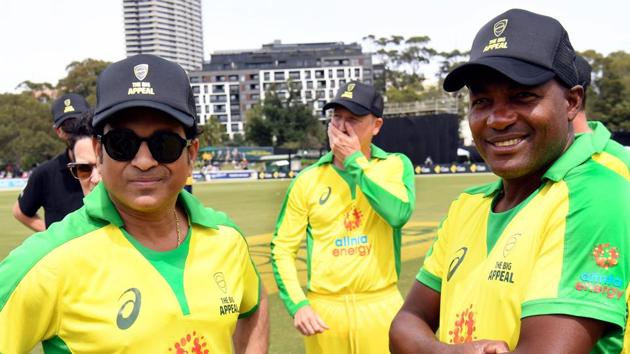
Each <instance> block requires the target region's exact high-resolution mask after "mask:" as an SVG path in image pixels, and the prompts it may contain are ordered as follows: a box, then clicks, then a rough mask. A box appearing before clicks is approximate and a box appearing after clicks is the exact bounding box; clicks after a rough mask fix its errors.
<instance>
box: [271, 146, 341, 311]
mask: <svg viewBox="0 0 630 354" xmlns="http://www.w3.org/2000/svg"><path fill="white" fill-rule="evenodd" d="M326 156H327V155H326ZM330 156H332V154H331V155H330ZM322 159H323V157H322ZM320 161H321V159H320ZM310 168H314V167H311V166H309V167H307V169H305V170H304V171H302V172H300V174H303V173H304V172H306V170H308V169H310ZM299 177H300V176H299V175H298V177H296V178H295V179H294V180H293V181H291V183H290V184H289V188H288V189H287V193H286V195H285V197H284V201H283V202H282V207H281V208H280V214H279V215H278V219H277V221H276V228H275V231H274V235H273V238H272V239H271V245H270V246H271V269H272V270H273V277H274V278H275V280H276V285H277V286H278V295H279V296H280V299H281V300H282V302H283V303H284V306H285V307H286V309H287V311H289V314H290V315H291V316H293V315H294V314H295V311H297V310H298V309H299V308H300V307H301V306H300V304H301V302H300V303H298V304H295V303H293V301H292V300H291V296H289V291H288V289H287V286H286V285H285V284H284V281H283V280H282V277H281V276H280V270H279V269H278V265H277V264H276V259H275V257H274V248H275V243H274V239H275V238H276V237H277V236H278V230H279V229H280V226H281V225H282V222H283V221H284V214H285V213H286V210H287V204H288V202H289V196H290V195H291V191H292V190H293V186H295V183H296V182H297V181H298V178H299ZM307 227H308V226H307ZM294 266H295V265H294ZM302 306H303V305H302Z"/></svg>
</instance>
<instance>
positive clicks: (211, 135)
mask: <svg viewBox="0 0 630 354" xmlns="http://www.w3.org/2000/svg"><path fill="white" fill-rule="evenodd" d="M224 134H225V125H223V124H221V123H219V121H218V120H217V119H216V118H215V117H210V118H209V119H208V120H207V121H206V124H205V125H204V126H202V127H201V134H199V146H200V147H205V146H221V145H222V144H223V142H224V138H223V135H224Z"/></svg>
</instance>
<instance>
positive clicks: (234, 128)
mask: <svg viewBox="0 0 630 354" xmlns="http://www.w3.org/2000/svg"><path fill="white" fill-rule="evenodd" d="M240 130H241V129H240V127H239V125H238V123H234V124H232V132H237V131H240Z"/></svg>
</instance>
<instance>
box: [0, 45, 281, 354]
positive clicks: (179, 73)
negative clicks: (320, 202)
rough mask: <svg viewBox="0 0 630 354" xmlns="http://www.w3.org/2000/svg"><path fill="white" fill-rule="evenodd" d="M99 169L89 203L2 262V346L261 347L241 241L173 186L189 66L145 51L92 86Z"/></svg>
mask: <svg viewBox="0 0 630 354" xmlns="http://www.w3.org/2000/svg"><path fill="white" fill-rule="evenodd" d="M93 126H94V129H95V132H96V134H97V137H98V140H95V143H94V147H95V151H96V154H97V166H98V169H99V171H100V172H101V176H102V183H99V184H98V185H97V186H96V187H95V188H94V190H93V191H92V192H91V193H90V194H89V195H88V196H87V197H86V198H85V205H84V207H83V208H81V209H80V210H78V211H76V212H75V213H72V214H70V215H69V216H68V217H67V218H66V219H64V220H63V221H62V222H60V223H57V224H55V225H54V226H53V227H51V228H50V229H49V230H47V231H46V232H44V233H40V234H37V235H35V236H33V237H31V238H30V239H28V240H27V241H26V242H25V243H24V244H23V245H22V246H20V247H19V248H17V249H16V250H14V251H13V252H12V253H11V255H10V256H9V257H8V258H7V259H6V260H5V261H4V262H3V263H0V279H2V281H1V282H0V284H3V285H1V286H0V352H2V353H17V352H28V351H29V350H30V349H31V348H32V347H33V346H34V345H35V344H36V343H37V342H39V341H43V345H44V348H46V350H48V349H50V350H51V351H55V350H62V351H70V352H101V353H110V352H119V351H123V350H124V351H128V352H138V353H140V352H142V353H169V352H170V353H184V352H188V353H191V352H199V353H203V352H206V353H207V352H211V353H231V352H236V353H266V352H267V344H268V331H269V327H268V316H267V309H266V297H265V295H264V290H263V288H262V283H261V280H260V277H259V275H258V272H257V270H256V268H255V266H254V264H253V262H252V260H251V258H250V255H249V251H248V248H247V243H246V242H245V239H244V237H243V236H242V234H241V232H240V231H239V229H238V227H237V226H236V225H234V223H233V222H232V221H231V220H230V219H229V218H228V217H227V216H226V215H225V214H224V213H220V212H216V211H214V210H212V209H209V208H205V207H204V205H203V204H202V203H201V202H200V201H199V200H197V199H196V198H195V197H193V196H192V195H191V194H189V193H188V192H185V191H183V190H182V188H183V186H184V184H185V182H186V178H187V177H188V175H189V174H190V173H191V170H192V164H193V161H194V159H195V157H196V156H197V151H198V148H199V141H198V140H197V139H196V137H197V125H196V114H195V103H194V99H193V94H192V89H191V87H190V83H189V81H188V76H187V75H186V72H185V71H184V70H183V69H182V68H181V67H180V66H179V65H177V64H175V63H172V62H169V61H167V60H164V59H162V58H159V57H157V56H153V55H136V56H133V57H129V58H127V59H124V60H122V61H119V62H117V63H113V64H111V65H110V66H109V67H107V68H106V69H105V70H104V71H103V72H102V73H101V75H100V76H99V79H98V82H97V107H96V110H95V115H94V121H93Z"/></svg>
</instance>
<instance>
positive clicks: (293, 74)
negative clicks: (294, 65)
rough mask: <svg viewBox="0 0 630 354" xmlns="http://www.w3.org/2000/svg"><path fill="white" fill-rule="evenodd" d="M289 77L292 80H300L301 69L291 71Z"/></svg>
mask: <svg viewBox="0 0 630 354" xmlns="http://www.w3.org/2000/svg"><path fill="white" fill-rule="evenodd" d="M289 79H291V80H299V79H300V72H299V71H289Z"/></svg>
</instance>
